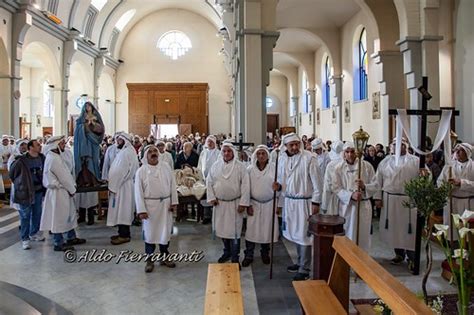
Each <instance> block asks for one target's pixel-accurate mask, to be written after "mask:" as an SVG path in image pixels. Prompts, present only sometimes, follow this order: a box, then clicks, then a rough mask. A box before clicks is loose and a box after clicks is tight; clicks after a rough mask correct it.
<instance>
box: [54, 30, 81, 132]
mask: <svg viewBox="0 0 474 315" xmlns="http://www.w3.org/2000/svg"><path fill="white" fill-rule="evenodd" d="M76 35H77V34H76V33H73V35H72V37H71V38H70V39H68V40H67V41H65V42H64V49H63V58H62V60H63V64H62V67H61V68H62V73H61V87H62V88H61V103H60V106H61V113H60V115H61V118H60V121H61V124H60V130H59V132H58V131H55V132H54V133H55V134H59V135H65V134H67V133H68V129H67V123H68V119H69V117H68V107H69V106H74V104H69V100H68V93H69V75H70V70H71V61H72V57H73V56H74V54H75V53H76V51H77V42H76V41H75V40H74V36H76ZM55 120H56V119H55Z"/></svg>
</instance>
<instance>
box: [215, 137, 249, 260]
mask: <svg viewBox="0 0 474 315" xmlns="http://www.w3.org/2000/svg"><path fill="white" fill-rule="evenodd" d="M237 158H238V155H237V151H236V150H235V148H234V146H233V145H232V143H229V142H226V143H223V144H222V148H221V156H220V157H219V159H218V160H217V161H216V162H215V163H214V164H213V165H212V167H211V169H210V170H209V174H208V176H207V181H206V188H207V202H208V203H210V204H212V205H213V206H214V209H213V210H214V211H213V214H212V221H213V222H212V227H213V231H215V234H216V235H217V236H218V237H220V238H221V239H222V242H223V243H224V253H223V254H222V256H221V257H220V258H219V260H218V262H219V263H224V262H227V261H228V260H231V261H232V262H233V263H239V254H240V236H241V232H242V224H243V212H244V211H245V209H246V207H248V206H249V205H250V183H249V175H248V173H247V169H246V168H245V166H244V164H243V163H242V162H240V161H238V159H237Z"/></svg>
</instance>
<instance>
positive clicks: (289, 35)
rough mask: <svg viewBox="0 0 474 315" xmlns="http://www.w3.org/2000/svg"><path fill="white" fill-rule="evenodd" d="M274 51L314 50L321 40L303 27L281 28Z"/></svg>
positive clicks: (320, 43)
mask: <svg viewBox="0 0 474 315" xmlns="http://www.w3.org/2000/svg"><path fill="white" fill-rule="evenodd" d="M279 32H280V37H278V40H277V43H276V46H275V48H274V49H273V50H274V51H284V52H308V51H316V50H318V49H319V47H321V45H322V42H321V40H320V39H319V38H317V36H316V35H315V34H312V33H310V32H308V31H306V30H303V29H297V28H293V29H289V28H286V29H281V30H279Z"/></svg>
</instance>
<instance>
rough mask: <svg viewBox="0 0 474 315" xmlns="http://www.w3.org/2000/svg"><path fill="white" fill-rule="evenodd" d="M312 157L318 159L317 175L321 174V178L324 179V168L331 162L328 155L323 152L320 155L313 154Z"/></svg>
mask: <svg viewBox="0 0 474 315" xmlns="http://www.w3.org/2000/svg"><path fill="white" fill-rule="evenodd" d="M314 155H315V156H316V158H317V159H318V164H319V174H321V176H322V177H323V178H324V174H326V168H327V166H328V164H329V163H330V162H331V158H330V157H329V153H328V152H324V151H323V152H322V153H321V154H317V153H314Z"/></svg>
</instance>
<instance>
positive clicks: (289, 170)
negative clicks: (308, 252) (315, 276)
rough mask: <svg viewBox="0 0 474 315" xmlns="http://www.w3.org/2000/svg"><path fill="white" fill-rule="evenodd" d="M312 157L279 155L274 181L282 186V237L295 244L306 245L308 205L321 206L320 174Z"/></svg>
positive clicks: (308, 238)
mask: <svg viewBox="0 0 474 315" xmlns="http://www.w3.org/2000/svg"><path fill="white" fill-rule="evenodd" d="M319 172H320V171H319V164H318V161H317V159H316V157H315V156H314V155H313V154H311V153H310V152H308V151H306V150H303V151H301V152H300V153H298V154H296V155H293V156H288V155H287V153H286V151H284V152H282V153H281V154H280V159H279V162H278V182H279V183H280V184H281V185H282V189H281V195H282V197H281V198H280V199H279V201H280V205H282V206H283V236H284V237H285V238H286V239H288V240H290V241H292V242H295V243H297V244H299V245H304V246H310V245H311V244H312V240H313V238H312V236H311V235H308V219H309V217H310V216H311V214H312V202H314V203H317V204H320V203H321V192H322V186H323V185H322V180H323V178H322V175H321V174H320V173H319Z"/></svg>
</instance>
